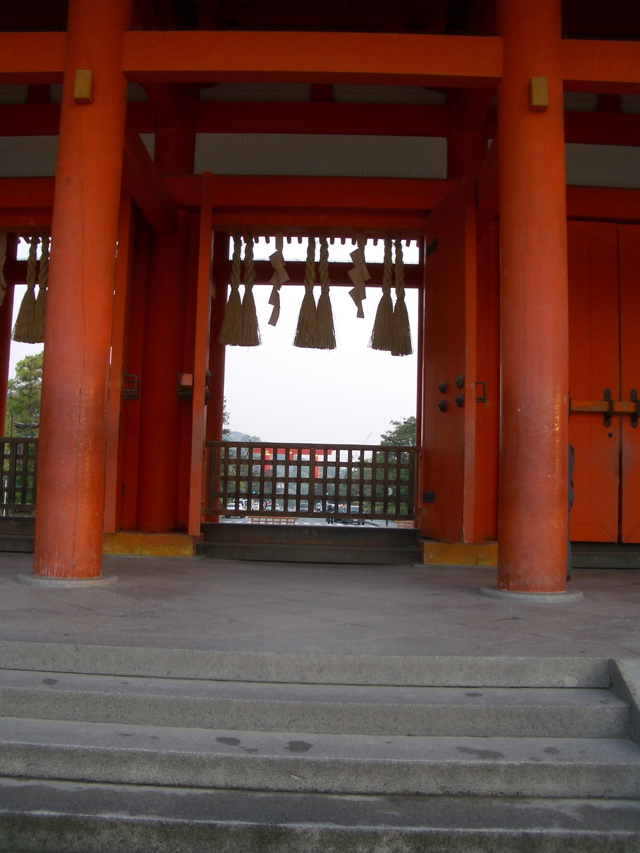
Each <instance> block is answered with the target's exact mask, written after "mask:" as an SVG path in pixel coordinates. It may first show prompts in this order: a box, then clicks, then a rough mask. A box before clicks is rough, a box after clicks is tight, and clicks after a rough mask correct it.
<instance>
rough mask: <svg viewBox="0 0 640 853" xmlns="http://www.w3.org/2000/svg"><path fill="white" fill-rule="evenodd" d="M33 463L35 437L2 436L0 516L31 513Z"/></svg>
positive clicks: (34, 471)
mask: <svg viewBox="0 0 640 853" xmlns="http://www.w3.org/2000/svg"><path fill="white" fill-rule="evenodd" d="M37 466H38V439H37V438H8V437H6V436H5V437H4V438H2V491H1V493H0V511H1V513H2V515H26V514H32V513H34V512H35V508H36V474H37Z"/></svg>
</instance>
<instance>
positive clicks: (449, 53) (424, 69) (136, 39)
mask: <svg viewBox="0 0 640 853" xmlns="http://www.w3.org/2000/svg"><path fill="white" fill-rule="evenodd" d="M123 48H124V49H123V70H124V72H125V74H126V75H127V77H128V78H129V79H130V80H135V81H138V82H141V83H146V82H150V81H151V82H153V81H170V82H177V81H180V82H194V83H204V82H207V81H212V82H216V83H217V82H222V81H228V80H256V79H262V80H265V79H268V80H271V81H274V82H306V83H338V82H352V83H389V84H414V85H440V86H458V87H460V86H462V87H464V86H471V87H475V86H480V87H486V86H488V85H491V84H492V83H495V81H497V80H498V78H499V77H500V76H501V74H502V41H501V39H500V38H498V37H482V36H434V35H406V34H402V35H398V34H395V35H384V34H381V33H317V32H313V33H312V32H237V31H234V32H203V31H197V32H183V31H180V32H140V31H130V32H128V33H125V37H124V46H123Z"/></svg>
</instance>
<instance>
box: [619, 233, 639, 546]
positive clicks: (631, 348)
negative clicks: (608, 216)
mask: <svg viewBox="0 0 640 853" xmlns="http://www.w3.org/2000/svg"><path fill="white" fill-rule="evenodd" d="M618 250H619V275H620V350H621V352H620V364H621V389H620V390H621V399H622V400H629V399H631V396H630V395H631V390H632V389H635V390H636V391H637V392H638V394H640V344H639V341H638V336H639V330H640V225H620V226H619V227H618ZM620 420H621V421H622V423H621V428H622V465H621V470H622V489H621V512H622V521H621V540H622V542H640V425H638V426H636V427H634V426H632V423H633V422H632V420H631V417H630V416H629V415H620Z"/></svg>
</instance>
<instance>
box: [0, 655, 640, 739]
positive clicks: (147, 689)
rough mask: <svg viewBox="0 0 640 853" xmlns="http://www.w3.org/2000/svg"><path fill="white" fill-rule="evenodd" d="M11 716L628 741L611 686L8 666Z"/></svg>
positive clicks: (0, 694) (625, 719) (5, 689)
mask: <svg viewBox="0 0 640 853" xmlns="http://www.w3.org/2000/svg"><path fill="white" fill-rule="evenodd" d="M0 707H1V708H2V714H3V716H5V717H30V716H32V714H33V709H34V708H37V709H38V714H39V716H40V718H42V719H48V720H78V719H80V720H84V721H85V722H92V723H108V722H113V721H115V720H118V721H119V722H121V723H124V724H128V725H142V726H180V727H183V728H199V729H211V728H219V729H238V730H246V731H251V730H263V731H264V730H266V731H272V732H293V731H302V732H306V733H309V732H314V733H323V734H332V733H333V734H372V735H387V734H388V735H404V736H410V737H416V736H426V735H429V736H431V737H447V736H456V735H461V736H466V737H490V736H491V735H494V734H495V733H496V732H500V734H501V735H502V736H503V737H542V736H545V737H583V738H585V737H591V738H597V737H600V738H602V737H614V738H615V737H627V736H628V733H629V726H630V712H629V705H628V704H627V702H625V701H623V700H622V699H620V698H619V697H617V696H615V695H614V694H613V693H611V692H610V691H609V690H603V689H600V690H593V689H577V688H576V689H572V688H567V687H561V688H560V687H557V688H531V687H525V688H514V687H508V688H504V687H503V688H486V687H483V688H482V689H481V690H480V689H476V690H469V689H468V688H464V687H459V688H452V687H444V688H443V687H406V686H401V687H389V686H385V687H379V686H377V687H374V686H361V685H326V684H314V685H308V684H282V683H270V684H269V683H255V682H238V681H235V682H229V681H206V680H192V679H184V678H180V679H178V678H172V679H168V678H149V677H146V678H136V677H131V676H127V677H126V678H123V677H122V676H121V675H119V676H104V675H78V674H70V673H55V675H53V674H49V675H47V674H46V673H43V672H37V671H36V672H24V671H20V670H0Z"/></svg>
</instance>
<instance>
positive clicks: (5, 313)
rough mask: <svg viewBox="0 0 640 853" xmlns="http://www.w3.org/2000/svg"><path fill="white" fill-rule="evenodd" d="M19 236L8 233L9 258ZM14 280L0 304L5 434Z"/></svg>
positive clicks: (0, 405)
mask: <svg viewBox="0 0 640 853" xmlns="http://www.w3.org/2000/svg"><path fill="white" fill-rule="evenodd" d="M17 243H18V237H17V235H15V234H8V235H7V258H11V259H15V256H16V246H17ZM13 297H14V282H13V281H12V280H7V289H6V290H5V294H4V299H3V300H2V305H0V424H2V427H1V429H2V434H3V435H4V433H5V429H4V425H5V422H6V420H7V390H8V387H9V362H10V360H11V323H12V319H13Z"/></svg>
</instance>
